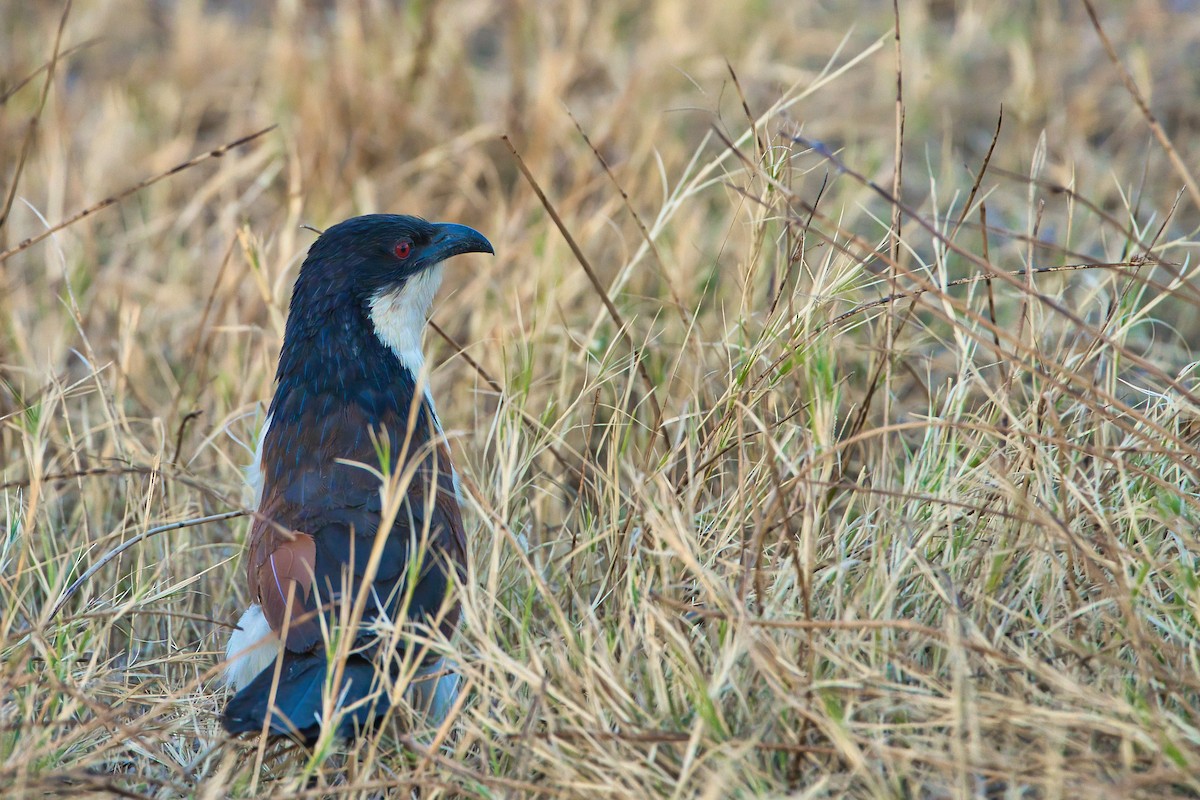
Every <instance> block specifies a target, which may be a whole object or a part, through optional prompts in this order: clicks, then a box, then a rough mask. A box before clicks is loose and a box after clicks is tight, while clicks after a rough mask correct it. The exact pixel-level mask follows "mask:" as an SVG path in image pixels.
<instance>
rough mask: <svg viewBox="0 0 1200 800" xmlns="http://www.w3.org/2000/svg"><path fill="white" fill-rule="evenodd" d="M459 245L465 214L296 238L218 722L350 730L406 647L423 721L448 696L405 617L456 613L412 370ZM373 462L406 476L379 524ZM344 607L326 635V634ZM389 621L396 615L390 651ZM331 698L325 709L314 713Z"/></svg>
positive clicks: (471, 248) (439, 483)
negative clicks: (298, 250) (244, 603)
mask: <svg viewBox="0 0 1200 800" xmlns="http://www.w3.org/2000/svg"><path fill="white" fill-rule="evenodd" d="M466 253H487V254H492V255H494V254H495V250H494V249H493V247H492V245H491V243H490V242H489V241H488V240H487V239H486V238H485V237H484V236H483V234H481V233H479V232H478V231H476V230H474V229H473V228H469V227H467V226H465V225H459V224H455V223H444V222H443V223H437V222H428V221H426V220H424V219H422V218H420V217H415V216H406V215H397V214H368V215H365V216H359V217H354V218H352V219H348V220H346V221H344V222H340V223H338V224H336V225H333V226H332V227H330V228H328V229H327V230H325V231H324V232H323V233H321V234H320V236H319V237H318V238H317V239H316V241H315V242H314V243H313V244H312V246H311V247H310V248H309V251H308V254H307V256H306V258H305V260H304V262H303V264H302V265H301V267H300V272H299V275H298V276H297V278H296V283H295V286H294V288H293V291H292V298H291V303H290V305H289V308H288V316H287V322H286V325H285V329H284V338H283V346H282V348H281V351H280V356H279V366H278V370H277V372H276V376H275V394H274V397H273V398H272V400H271V405H270V408H269V411H268V414H267V417H266V420H265V423H264V425H263V429H262V432H261V434H260V438H259V441H258V447H257V449H256V453H255V457H254V463H253V464H252V465H251V466H250V468H249V469H248V471H247V476H248V480H249V482H250V484H251V486H252V487H253V489H254V493H255V507H256V511H255V514H254V516H253V518H252V522H251V525H250V531H249V535H248V540H247V547H246V552H245V557H244V563H245V569H246V579H247V582H248V589H249V594H250V598H251V601H252V602H251V604H250V605H249V607H248V608H247V609H246V610H245V612H244V613H243V614H242V616H241V619H240V620H239V622H238V625H237V627H236V629H235V630H234V632H233V634H232V635H231V636H230V638H229V642H228V646H227V648H226V662H227V663H226V669H225V678H226V683H227V685H228V686H229V687H230V688H232V689H233V690H234V692H235V694H234V695H233V697H232V698H231V699H230V700H229V702H228V704H227V705H226V707H225V710H224V713H223V716H222V719H221V722H222V725H223V727H224V728H225V730H226V731H228V732H229V733H230V734H240V733H258V732H265V733H266V734H267V735H269V736H284V737H290V738H292V739H294V740H297V741H300V742H302V743H304V744H307V745H312V744H314V743H316V742H317V740H318V739H319V738H320V736H321V733H322V730H323V728H324V727H326V726H331V725H333V726H336V727H335V728H334V736H335V737H337V738H343V739H345V738H353V737H354V736H357V735H360V734H363V733H365V732H366V731H368V730H369V729H371V728H372V726H373V725H374V724H375V723H377V722H378V720H379V719H380V718H382V716H383V714H384V713H385V712H386V711H387V709H388V708H389V707H390V705H392V703H391V700H390V699H389V696H388V688H387V684H388V681H387V680H385V677H386V676H389V675H390V676H392V677H395V675H396V674H397V673H398V672H399V667H398V666H397V665H398V664H399V663H400V662H401V661H402V659H403V658H404V657H407V658H409V663H410V666H411V661H412V659H413V658H417V657H419V658H420V659H421V660H420V661H419V667H418V670H417V672H416V675H415V678H414V679H413V680H412V682H411V683H410V684H409V686H408V689H407V691H408V697H409V700H410V701H411V702H412V704H413V707H414V708H416V709H418V710H422V709H424V711H425V713H426V718H427V719H428V720H430V721H432V722H433V723H434V724H440V722H441V721H442V720H443V719H444V718H445V716H446V715H447V714H448V712H449V710H450V708H451V706H452V704H453V702H454V701H455V699H456V697H457V695H458V692H459V690H460V680H459V676H458V675H457V674H456V672H455V671H454V669H453V665H452V663H450V662H449V661H448V660H447V659H444V658H443V659H439V658H436V657H434V656H433V655H430V654H428V652H427V649H423V648H421V647H420V645H419V643H418V642H417V641H416V639H420V638H421V637H420V636H414V635H413V632H414V631H420V630H425V631H426V632H427V633H432V632H433V631H434V630H435V629H440V631H441V632H442V633H444V634H446V635H449V634H451V633H452V632H453V631H454V629H455V628H456V627H457V622H458V617H459V615H460V607H459V602H458V600H457V599H455V598H454V596H453V592H452V588H453V584H454V583H455V582H456V581H461V580H463V579H464V576H465V569H466V567H465V564H466V546H467V545H466V538H465V534H464V530H463V521H462V513H461V509H460V487H459V478H458V473H457V472H456V471H455V470H454V467H453V464H452V463H451V460H450V452H449V449H448V447H447V444H446V438H445V434H444V432H443V430H442V425H441V422H440V420H439V418H438V415H437V412H436V410H435V408H434V403H433V397H432V394H431V393H430V391H429V388H428V382H427V380H425V376H424V374H423V372H422V369H423V365H424V358H423V354H422V350H421V334H422V332H423V330H424V327H425V324H426V320H427V316H428V312H429V308H430V305H431V304H432V301H433V297H434V295H435V294H436V292H437V290H438V287H439V286H440V284H441V280H442V269H443V263H444V262H445V261H446V260H447V259H449V258H451V257H454V256H458V255H462V254H466ZM388 476H393V481H395V480H397V479H396V478H395V477H394V476H402V478H405V477H406V479H407V487H406V488H404V487H402V488H404V491H403V494H402V495H401V498H402V499H401V502H400V506H399V511H398V512H396V513H395V514H394V521H392V522H391V524H390V527H389V526H388V525H387V522H388V521H389V520H390V519H392V514H391V513H390V512H389V511H388V509H386V508H385V506H384V505H383V503H384V495H383V492H382V491H381V487H382V484H383V480H386V479H387V477H388ZM402 483H403V480H401V481H400V483H399V484H397V485H401V484H402ZM373 556H374V558H373ZM372 561H374V564H372ZM364 579H367V580H364ZM356 607H358V608H361V617H360V618H359V619H358V620H357V624H352V629H351V630H350V631H349V634H348V635H352V637H353V638H352V639H351V641H350V645H349V646H348V647H346V646H343V647H342V649H341V650H340V651H339V650H337V648H335V647H334V646H333V644H332V643H331V642H330V641H327V640H328V639H330V636H331V631H334V630H338V625H344V624H345V623H346V621H347V620H352V617H353V614H350V613H348V612H352V611H354V609H355V608H356ZM398 618H399V619H398ZM352 622H353V621H352ZM389 626H390V630H392V631H395V630H396V628H397V626H401V627H402V631H406V632H407V633H403V632H402V634H401V635H400V637H399V645H396V644H395V642H396V641H397V639H396V637H395V636H393V637H392V639H391V640H390V641H391V642H392V643H393V644H392V646H391V649H390V650H389V648H388V647H387V646H386V643H387V641H389V640H388V638H387V635H386V633H385V632H384V631H386V630H388V629H389ZM403 626H407V627H403ZM422 626H423V627H422ZM343 642H344V639H343ZM409 648H411V649H412V652H408V650H409ZM384 651H388V652H384ZM338 653H340V654H341V655H342V656H344V659H339V658H337V657H334V656H336V655H337V654H338ZM381 662H386V663H381ZM329 687H332V691H331V690H330V688H329ZM331 694H332V695H333V699H332V706H331V705H330V701H329V699H328V698H329V697H330V695H331ZM330 707H332V708H334V709H335V711H336V712H337V713H335V714H331V715H329V717H330V718H329V719H326V718H325V717H324V716H323V713H324V712H326V711H328V709H329V708H330Z"/></svg>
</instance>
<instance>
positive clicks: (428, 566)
mask: <svg viewBox="0 0 1200 800" xmlns="http://www.w3.org/2000/svg"><path fill="white" fill-rule="evenodd" d="M409 396H412V395H409ZM304 405H306V404H304V403H301V407H302V408H303V406H304ZM307 405H308V406H309V408H310V409H313V410H315V409H316V408H317V407H320V406H326V404H324V403H311V404H307ZM422 406H424V403H422ZM326 407H327V406H326ZM281 410H282V411H284V412H285V413H282V414H281V413H279V412H280V411H281ZM375 410H376V409H370V408H363V407H361V406H359V405H357V404H351V405H349V406H343V407H342V408H341V409H340V410H339V412H334V413H335V416H334V417H332V418H331V417H329V416H326V417H325V418H323V419H318V418H313V417H312V416H310V415H309V414H305V413H300V414H295V413H292V414H289V413H286V412H287V411H288V409H286V408H285V409H275V410H273V414H272V418H273V422H272V425H271V429H270V431H268V433H267V438H266V441H265V442H264V448H263V464H262V469H263V496H262V502H261V503H260V506H259V516H258V518H257V519H256V520H255V522H254V524H253V526H252V529H251V534H250V536H251V539H250V547H249V554H248V561H247V569H248V572H249V581H250V589H251V593H252V595H253V596H255V597H257V599H258V601H259V603H260V604H261V606H262V608H263V612H264V615H265V616H266V618H267V621H268V622H269V623H270V625H271V628H272V629H273V630H275V631H277V632H282V630H283V629H284V627H285V622H286V627H287V642H286V644H287V648H288V650H291V651H293V652H307V651H310V650H313V649H315V648H316V647H318V646H319V645H321V643H322V641H323V640H322V633H321V624H320V620H319V619H318V616H317V615H318V614H319V613H320V614H329V615H330V616H331V619H336V618H337V616H338V614H339V612H338V607H339V606H340V605H341V604H342V603H353V602H354V598H355V597H356V596H357V592H358V591H359V588H360V587H361V585H362V581H363V577H364V575H365V574H366V572H367V570H368V565H369V562H370V557H371V552H372V549H373V548H374V547H375V544H376V541H375V540H376V533H377V531H378V529H379V524H380V518H381V515H382V511H383V508H382V497H381V492H380V489H381V483H380V479H379V476H378V474H377V472H378V471H379V469H380V462H381V457H380V456H381V453H383V454H384V456H385V458H386V460H387V461H388V462H389V463H388V468H389V469H390V470H391V474H393V475H394V474H397V473H398V472H399V473H403V471H404V470H406V469H410V470H411V471H412V477H411V480H410V481H409V483H408V489H407V492H406V495H405V500H404V502H403V503H402V504H401V506H400V510H399V513H398V514H397V515H396V519H395V522H394V523H393V525H392V527H391V530H390V531H389V532H388V533H387V536H386V538H385V539H384V540H383V543H382V552H381V558H380V560H379V563H378V567H377V569H376V571H375V573H374V576H373V579H372V582H371V584H370V587H369V591H370V592H371V594H372V597H371V598H370V599H369V600H368V603H367V605H366V607H365V610H364V613H363V622H364V623H366V624H369V623H370V621H371V620H372V619H374V618H376V617H378V616H379V615H380V614H381V613H382V614H386V615H387V616H390V617H394V616H395V615H396V613H398V612H399V611H400V609H401V606H402V605H403V604H404V602H405V599H406V595H407V594H408V593H409V592H411V597H410V598H408V602H407V616H408V618H409V619H413V620H424V619H437V618H439V614H440V613H441V612H442V611H443V606H444V605H445V603H446V597H447V591H448V589H449V584H450V580H451V579H450V572H451V571H452V570H453V571H455V572H456V573H457V574H458V575H459V577H461V571H462V565H463V564H464V563H465V556H466V553H465V551H466V542H465V537H464V533H463V527H462V518H461V515H460V511H459V507H458V500H457V496H456V493H455V488H454V478H453V468H452V466H451V463H450V454H449V450H448V449H447V448H446V445H445V442H444V441H443V440H442V437H441V434H440V432H439V431H438V430H437V428H436V426H435V425H434V424H433V423H432V422H431V416H430V415H429V414H428V413H426V411H425V409H424V408H422V409H421V411H420V413H418V414H415V415H412V416H415V419H414V420H413V421H412V423H411V428H412V430H411V433H410V432H409V427H410V421H409V417H410V415H409V414H408V413H407V409H405V412H406V413H405V414H404V415H403V418H400V415H399V414H398V413H388V414H382V415H377V414H374V413H371V412H372V411H375ZM388 410H389V411H393V412H398V411H399V409H395V408H393V409H388ZM371 431H374V432H375V433H376V436H375V437H372V436H371V434H370V432H371ZM385 440H386V442H387V444H386V445H384V446H377V442H381V441H385ZM406 441H407V447H405V442H406ZM343 461H351V462H359V463H360V464H362V465H366V467H370V468H371V469H367V468H364V467H363V466H359V465H358V464H347V463H342V462H343ZM435 487H436V488H435ZM431 490H433V496H432V498H431V497H430V493H431ZM418 556H423V558H422V560H421V562H420V565H419V569H418V570H416V572H415V574H416V583H415V585H413V586H411V587H410V586H409V584H408V579H409V576H410V572H412V571H413V569H412V566H411V565H410V560H411V559H413V558H414V557H418ZM293 587H294V588H293ZM289 594H294V597H293V599H292V609H293V610H292V612H291V614H290V619H288V617H289V613H288V595H289ZM318 605H319V607H318ZM457 618H458V608H457V604H455V605H454V606H453V607H451V608H450V609H448V610H447V611H446V613H445V614H442V615H441V617H440V622H441V627H442V629H443V630H444V631H445V632H447V633H449V632H450V631H451V630H453V627H454V625H455V624H456V623H457Z"/></svg>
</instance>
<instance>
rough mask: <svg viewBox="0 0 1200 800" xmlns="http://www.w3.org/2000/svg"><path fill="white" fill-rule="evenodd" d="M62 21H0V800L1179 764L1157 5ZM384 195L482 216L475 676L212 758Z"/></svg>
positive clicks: (1179, 488)
mask: <svg viewBox="0 0 1200 800" xmlns="http://www.w3.org/2000/svg"><path fill="white" fill-rule="evenodd" d="M65 5H66V4H64V3H17V2H10V3H3V4H0V20H2V21H3V31H4V35H3V39H2V40H0V42H2V44H0V191H2V194H0V201H2V202H3V204H4V205H3V206H0V214H2V216H0V484H3V487H2V488H3V495H2V502H0V514H2V515H3V516H2V517H0V519H2V520H3V527H2V528H0V788H3V789H4V790H5V792H6V794H5V796H6V797H7V796H39V797H41V796H47V795H76V796H78V795H82V794H84V793H86V792H88V791H94V792H99V793H101V794H104V793H107V794H112V795H116V796H125V797H137V798H141V797H154V798H160V797H163V798H165V797H179V796H191V795H196V796H202V797H214V798H216V797H226V796H230V797H256V796H280V797H283V796H288V797H291V796H314V797H316V796H335V797H376V796H395V797H407V796H409V795H410V792H411V790H412V789H413V788H419V789H420V796H421V797H422V798H433V797H459V796H463V797H543V796H545V797H607V798H618V797H620V798H623V797H629V798H643V797H711V798H724V797H784V796H787V797H804V798H840V797H851V798H875V797H892V798H909V797H913V798H942V797H989V798H991V797H994V798H1042V797H1045V798H1052V797H1073V796H1083V797H1112V798H1126V797H1144V798H1159V797H1173V796H1177V797H1194V796H1198V795H1200V779H1197V777H1196V776H1197V775H1200V642H1198V640H1197V635H1198V632H1200V540H1198V539H1197V537H1196V522H1197V520H1198V519H1200V499H1198V498H1197V486H1198V482H1200V463H1198V461H1197V458H1196V456H1197V445H1198V443H1200V398H1198V397H1197V395H1198V392H1197V389H1196V386H1197V380H1196V373H1197V368H1196V366H1195V364H1196V357H1195V356H1194V355H1193V351H1194V350H1195V349H1196V347H1197V345H1200V314H1198V313H1197V308H1198V306H1200V292H1198V291H1197V284H1196V281H1195V273H1196V266H1195V257H1196V248H1197V244H1198V241H1200V240H1198V237H1197V230H1200V187H1198V185H1197V181H1198V180H1200V169H1197V166H1196V165H1197V164H1200V113H1198V109H1200V13H1198V12H1200V8H1198V7H1197V5H1196V3H1194V2H1190V0H1129V2H1113V1H1112V0H1091V2H1090V3H1089V2H1083V1H1082V0H1080V1H1079V2H1068V1H1067V0H1062V2H1016V3H1001V2H987V1H986V0H977V1H976V2H968V1H967V0H963V2H957V3H954V2H946V1H945V0H904V1H903V2H900V3H898V4H897V5H898V20H899V37H898V38H897V16H896V9H895V8H894V7H893V5H892V4H891V3H886V2H863V3H832V2H825V3H800V2H794V0H779V1H778V2H771V1H770V0H728V1H727V2H688V0H650V1H649V2H645V1H643V2H632V1H631V0H612V2H606V3H603V4H601V3H586V2H581V1H573V0H556V1H555V2H550V3H534V2H529V1H528V0H510V1H509V2H504V3H492V2H486V1H485V0H461V1H459V0H444V1H443V2H413V3H402V4H392V3H386V2H350V0H344V1H341V0H327V1H326V2H308V3H298V2H285V1H284V0H280V1H279V2H275V3H262V4H251V3H247V2H233V1H232V0H230V1H227V2H202V1H201V0H166V1H164V2H158V3H139V2H132V0H130V1H128V2H125V1H123V0H118V1H117V2H106V3H98V2H84V1H82V0H81V1H79V2H75V3H74V4H72V5H69V7H66V8H64V6H65ZM898 97H899V103H898V102H897V98H898ZM264 129H269V130H266V132H263V133H260V134H259V135H257V136H254V137H251V135H252V134H256V133H259V132H260V131H264ZM246 137H251V138H246ZM182 164H187V166H186V167H185V168H183V169H180V170H175V169H174V168H175V167H176V166H178V165H182ZM109 199H114V200H115V202H112V203H108V202H106V201H107V200H109ZM376 211H387V212H396V213H414V214H420V215H423V216H427V217H431V218H436V219H438V220H444V221H454V222H461V223H464V224H468V225H471V226H472V227H475V228H477V229H479V230H480V231H482V232H484V233H485V234H486V235H487V236H488V237H489V238H490V239H491V241H492V242H493V243H494V245H495V247H496V253H497V257H496V259H494V260H485V259H481V258H472V259H460V260H459V261H458V262H455V263H451V264H450V265H449V267H448V269H447V276H446V282H445V285H444V288H443V290H442V292H441V294H440V295H439V296H438V299H437V301H436V302H435V306H434V312H433V319H434V322H435V323H436V326H437V327H436V329H431V331H430V332H429V334H428V336H427V337H426V343H425V344H426V350H427V352H428V353H429V356H430V363H431V364H432V365H433V372H432V378H431V380H432V384H433V391H434V395H435V396H436V397H437V401H438V406H439V410H440V412H441V415H442V418H443V420H444V421H445V424H446V428H447V431H448V432H449V433H450V436H451V438H452V450H453V452H454V456H455V458H456V461H457V463H458V465H459V468H460V470H461V472H462V475H463V490H464V495H465V498H466V499H465V506H466V519H467V526H468V534H469V536H470V542H471V548H472V552H471V559H472V564H471V573H470V575H469V577H468V579H467V580H466V581H465V582H464V585H463V586H461V587H460V588H459V592H460V596H461V598H462V601H463V607H464V614H463V619H462V623H461V625H460V626H459V629H458V631H457V633H456V635H455V636H454V637H453V638H452V639H450V640H446V641H436V642H433V643H432V646H433V647H435V648H436V649H438V650H440V651H442V652H444V653H445V654H447V655H449V656H451V657H453V658H454V660H455V661H457V663H458V664H459V665H460V667H461V670H462V672H463V674H464V677H465V679H466V686H467V688H468V691H467V692H466V693H465V695H464V702H463V704H462V705H461V707H459V708H458V709H457V710H456V713H455V714H454V716H453V719H452V722H451V723H450V724H449V725H447V726H446V727H445V728H443V729H440V730H437V731H426V730H421V729H419V728H417V729H413V727H412V726H411V725H406V724H405V723H404V721H403V720H401V719H398V720H395V721H392V722H389V723H388V724H387V725H385V726H384V728H383V729H382V730H381V732H380V734H379V735H378V736H376V737H372V738H370V739H367V740H364V741H361V742H358V743H357V744H354V745H352V746H343V745H338V744H335V743H330V744H328V745H327V746H323V747H320V748H318V749H317V750H315V751H307V750H304V749H299V748H296V747H290V746H287V745H280V744H271V745H269V746H263V745H260V743H259V742H257V741H253V740H229V739H227V738H226V737H225V736H224V735H223V733H222V732H221V730H220V727H219V724H218V714H219V712H220V709H221V708H222V706H223V703H224V701H225V698H226V697H227V694H226V693H225V690H224V688H223V686H222V683H221V680H220V676H219V671H220V660H221V658H222V651H223V647H224V641H225V639H226V637H227V635H228V631H229V629H230V626H231V625H232V624H233V623H234V622H235V621H236V619H237V617H238V615H239V613H240V611H241V609H242V608H244V606H245V604H246V603H247V601H248V598H247V597H246V592H245V586H244V581H242V580H241V578H240V576H241V575H242V567H241V563H240V556H241V549H242V545H243V542H244V538H245V534H246V529H247V525H248V520H247V518H246V517H245V515H244V514H242V513H241V512H242V511H243V510H244V509H245V508H246V506H247V504H248V503H249V502H250V497H249V496H248V492H247V489H246V484H245V480H244V474H243V469H244V467H245V466H246V465H247V464H248V463H249V462H250V459H251V455H252V453H251V451H252V448H253V443H254V441H255V439H256V436H257V433H258V430H259V428H260V427H261V425H262V422H263V414H264V408H263V404H264V402H266V401H267V400H268V399H269V397H270V395H271V391H272V379H273V371H274V364H275V359H276V358H277V356H278V351H279V345H280V340H281V334H282V329H283V321H284V319H285V314H286V309H287V299H288V296H289V291H290V287H291V282H292V280H293V279H294V277H295V275H296V271H297V268H298V266H299V263H300V261H301V260H302V259H303V256H304V253H305V251H306V249H307V247H308V245H309V244H310V243H311V242H312V241H313V238H314V233H313V231H312V230H310V228H309V227H306V226H311V227H312V228H317V229H320V228H324V227H326V226H328V225H330V224H333V223H335V222H337V221H340V220H341V219H344V218H346V217H349V216H353V215H355V214H359V213H367V212H376ZM214 517H215V518H214ZM298 793H300V794H299V795H298Z"/></svg>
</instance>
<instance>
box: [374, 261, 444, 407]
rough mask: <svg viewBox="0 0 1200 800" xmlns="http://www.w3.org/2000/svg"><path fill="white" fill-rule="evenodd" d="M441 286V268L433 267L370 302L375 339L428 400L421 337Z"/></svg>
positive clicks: (431, 404)
mask: <svg viewBox="0 0 1200 800" xmlns="http://www.w3.org/2000/svg"><path fill="white" fill-rule="evenodd" d="M441 285H442V265H441V264H438V265H437V266H435V267H430V268H429V269H427V270H425V271H424V272H421V273H418V274H416V275H414V276H412V277H411V278H409V279H408V280H407V281H406V282H405V283H404V285H403V286H401V287H400V288H399V289H390V290H387V291H383V292H380V293H378V294H376V295H375V296H374V297H372V298H371V303H370V314H371V324H372V325H374V326H375V335H376V336H378V337H379V340H380V341H381V342H383V343H384V344H385V345H387V346H388V347H389V348H390V349H391V351H392V352H393V353H395V355H396V358H398V359H400V363H401V364H403V365H404V366H405V367H407V368H408V369H409V370H410V371H411V372H412V374H413V378H414V379H416V381H417V385H418V386H420V385H421V383H422V381H424V384H425V396H426V398H427V399H428V400H429V405H430V407H431V408H432V406H433V400H432V398H430V397H429V382H428V380H427V379H426V377H425V376H423V375H422V374H421V370H422V369H423V368H424V366H425V356H424V355H423V354H422V352H421V334H422V332H424V330H425V320H426V319H427V317H428V315H429V306H430V305H431V304H432V303H433V296H434V295H435V294H437V290H438V287H439V286H441Z"/></svg>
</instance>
